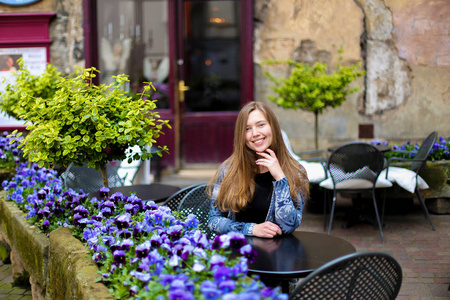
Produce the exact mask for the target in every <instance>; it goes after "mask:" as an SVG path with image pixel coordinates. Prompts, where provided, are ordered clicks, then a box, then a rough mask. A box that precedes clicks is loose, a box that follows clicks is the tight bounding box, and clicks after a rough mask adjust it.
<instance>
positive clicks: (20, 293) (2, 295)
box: [0, 260, 33, 300]
mask: <svg viewBox="0 0 450 300" xmlns="http://www.w3.org/2000/svg"><path fill="white" fill-rule="evenodd" d="M0 299H8V300H16V299H20V300H31V299H33V298H32V296H31V286H29V285H27V286H17V285H14V284H13V278H12V273H11V264H4V263H3V262H2V261H1V260H0Z"/></svg>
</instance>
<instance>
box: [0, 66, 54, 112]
mask: <svg viewBox="0 0 450 300" xmlns="http://www.w3.org/2000/svg"><path fill="white" fill-rule="evenodd" d="M18 63H19V66H20V69H19V71H18V72H16V73H15V76H14V79H15V81H14V83H9V84H7V85H6V87H5V90H4V91H3V92H2V91H0V99H1V101H0V109H1V110H2V111H4V112H5V113H6V114H7V115H9V116H11V117H13V118H15V119H23V116H24V115H29V114H37V113H39V111H34V110H33V109H34V107H35V105H37V104H38V103H46V101H47V99H50V98H52V97H53V96H54V95H55V93H56V91H57V90H58V84H59V82H60V81H61V78H62V77H61V73H60V72H58V71H57V70H56V67H54V66H53V65H51V64H47V67H46V68H45V71H44V73H43V74H41V75H32V74H31V73H30V71H29V70H28V69H27V68H26V67H25V65H24V61H23V59H22V58H19V59H18Z"/></svg>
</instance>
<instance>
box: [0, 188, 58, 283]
mask: <svg viewBox="0 0 450 300" xmlns="http://www.w3.org/2000/svg"><path fill="white" fill-rule="evenodd" d="M0 230H1V231H3V234H4V235H6V237H7V239H8V241H9V243H10V247H11V250H12V251H13V252H14V253H15V254H17V258H16V259H17V260H18V261H20V262H21V263H22V264H23V266H24V268H25V270H26V271H27V272H28V273H29V274H30V276H33V277H34V279H35V281H36V282H39V284H40V285H41V286H43V287H45V285H46V281H47V260H48V248H49V241H48V238H47V236H46V235H45V234H43V233H41V232H40V230H39V229H38V228H37V227H36V226H32V225H31V224H29V223H28V222H27V221H26V219H25V216H24V214H23V212H22V211H21V210H20V209H19V208H18V207H17V206H16V204H15V203H14V202H11V201H7V200H6V192H4V191H2V192H0Z"/></svg>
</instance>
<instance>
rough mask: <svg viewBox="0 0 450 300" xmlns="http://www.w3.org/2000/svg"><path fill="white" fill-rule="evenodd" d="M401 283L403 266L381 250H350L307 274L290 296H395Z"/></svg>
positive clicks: (384, 297) (295, 297)
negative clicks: (347, 253)
mask: <svg viewBox="0 0 450 300" xmlns="http://www.w3.org/2000/svg"><path fill="white" fill-rule="evenodd" d="M401 285H402V268H401V266H400V264H399V263H398V262H397V260H395V259H394V258H393V257H392V256H390V255H388V254H386V253H381V252H362V253H352V254H349V255H346V256H343V257H340V258H337V259H335V260H333V261H331V262H329V263H327V264H325V265H323V266H321V267H319V268H318V269H316V270H315V271H314V272H312V273H311V274H309V275H308V276H307V277H306V278H305V279H303V280H302V281H301V282H300V283H299V284H298V285H297V286H296V288H295V289H294V290H293V291H292V293H291V294H290V295H289V299H290V300H293V299H395V298H396V297H397V295H398V293H399V291H400V287H401Z"/></svg>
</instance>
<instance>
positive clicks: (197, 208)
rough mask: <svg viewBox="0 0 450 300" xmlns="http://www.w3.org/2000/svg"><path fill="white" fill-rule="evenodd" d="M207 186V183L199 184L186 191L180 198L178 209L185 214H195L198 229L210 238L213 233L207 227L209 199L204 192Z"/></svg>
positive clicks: (209, 207)
mask: <svg viewBox="0 0 450 300" xmlns="http://www.w3.org/2000/svg"><path fill="white" fill-rule="evenodd" d="M207 186H208V185H207V184H200V185H198V186H197V187H195V188H193V189H192V190H191V191H190V192H188V193H187V194H186V196H184V197H183V199H182V200H181V202H180V205H179V206H178V211H179V212H183V213H185V214H186V215H188V214H194V215H196V216H197V219H198V220H199V226H198V227H199V229H201V230H203V231H204V232H205V233H206V234H207V235H208V237H209V238H212V237H213V236H214V234H213V233H212V232H211V231H210V230H209V228H208V219H209V210H210V209H211V200H210V198H209V196H208V195H207V193H206V187H207Z"/></svg>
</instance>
